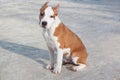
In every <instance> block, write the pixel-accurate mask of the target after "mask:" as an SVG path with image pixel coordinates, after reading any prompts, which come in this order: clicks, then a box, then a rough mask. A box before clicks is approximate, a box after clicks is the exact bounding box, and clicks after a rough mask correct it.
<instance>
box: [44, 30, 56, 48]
mask: <svg viewBox="0 0 120 80" xmlns="http://www.w3.org/2000/svg"><path fill="white" fill-rule="evenodd" d="M43 36H44V39H45V41H46V43H47V46H49V47H51V48H52V49H55V48H56V43H55V42H56V41H57V37H55V36H54V35H53V34H52V33H50V31H48V30H44V31H43ZM57 44H58V43H57Z"/></svg>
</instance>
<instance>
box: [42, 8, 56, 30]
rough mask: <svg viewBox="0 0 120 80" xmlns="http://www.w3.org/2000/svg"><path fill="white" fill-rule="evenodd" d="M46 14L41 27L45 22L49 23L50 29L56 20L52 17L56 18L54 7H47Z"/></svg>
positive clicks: (47, 27)
mask: <svg viewBox="0 0 120 80" xmlns="http://www.w3.org/2000/svg"><path fill="white" fill-rule="evenodd" d="M44 12H45V15H44V17H43V18H42V20H41V23H40V25H41V26H42V22H44V21H45V22H47V25H46V29H49V28H50V27H51V26H52V24H53V23H54V21H55V19H54V18H53V17H51V16H54V12H53V9H52V7H47V8H46V9H45V11H44Z"/></svg>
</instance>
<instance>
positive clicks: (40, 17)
mask: <svg viewBox="0 0 120 80" xmlns="http://www.w3.org/2000/svg"><path fill="white" fill-rule="evenodd" d="M47 7H48V2H46V3H45V4H44V5H43V6H42V7H41V9H40V14H39V20H40V21H41V19H42V18H43V17H44V16H41V14H44V11H45V9H46V8H47Z"/></svg>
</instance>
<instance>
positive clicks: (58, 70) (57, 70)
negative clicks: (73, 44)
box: [53, 66, 61, 74]
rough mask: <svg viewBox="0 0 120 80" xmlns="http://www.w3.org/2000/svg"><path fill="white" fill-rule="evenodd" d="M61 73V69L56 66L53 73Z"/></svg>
mask: <svg viewBox="0 0 120 80" xmlns="http://www.w3.org/2000/svg"><path fill="white" fill-rule="evenodd" d="M60 72H61V67H58V66H56V67H55V68H54V69H53V73H55V74H59V73H60Z"/></svg>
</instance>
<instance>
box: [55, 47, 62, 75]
mask: <svg viewBox="0 0 120 80" xmlns="http://www.w3.org/2000/svg"><path fill="white" fill-rule="evenodd" d="M62 61H63V51H62V50H61V49H58V50H57V56H56V64H55V66H54V70H53V72H54V73H55V74H58V73H60V72H61V67H62Z"/></svg>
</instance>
